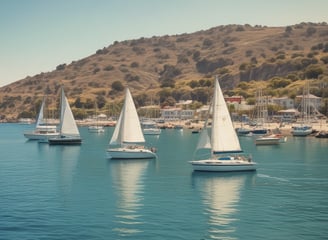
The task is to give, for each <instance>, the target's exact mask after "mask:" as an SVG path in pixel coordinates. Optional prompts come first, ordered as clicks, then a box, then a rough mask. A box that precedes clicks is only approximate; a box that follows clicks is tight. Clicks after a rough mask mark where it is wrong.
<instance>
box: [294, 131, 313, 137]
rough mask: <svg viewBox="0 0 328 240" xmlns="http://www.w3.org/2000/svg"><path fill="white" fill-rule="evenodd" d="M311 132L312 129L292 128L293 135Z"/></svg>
mask: <svg viewBox="0 0 328 240" xmlns="http://www.w3.org/2000/svg"><path fill="white" fill-rule="evenodd" d="M311 133H312V129H306V130H305V129H304V130H302V129H300V130H293V131H292V134H293V136H307V135H310V134H311Z"/></svg>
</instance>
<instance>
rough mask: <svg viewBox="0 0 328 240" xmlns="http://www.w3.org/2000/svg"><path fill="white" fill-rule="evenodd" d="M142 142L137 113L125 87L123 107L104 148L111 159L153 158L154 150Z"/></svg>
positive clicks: (143, 140) (142, 136) (143, 139)
mask: <svg viewBox="0 0 328 240" xmlns="http://www.w3.org/2000/svg"><path fill="white" fill-rule="evenodd" d="M144 143H145V138H144V135H143V133H142V129H141V125H140V121H139V117H138V113H137V110H136V107H135V105H134V102H133V99H132V96H131V93H130V90H129V88H126V91H125V99H124V104H123V108H122V111H121V114H120V117H119V119H118V121H117V123H116V125H115V129H114V133H113V135H112V138H111V140H110V142H109V148H108V149H107V150H106V151H107V156H108V158H113V159H115V158H116V159H145V158H155V157H156V154H155V153H154V150H153V149H147V148H145V146H144V145H143V144H144Z"/></svg>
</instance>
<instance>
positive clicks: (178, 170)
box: [0, 124, 328, 240]
mask: <svg viewBox="0 0 328 240" xmlns="http://www.w3.org/2000/svg"><path fill="white" fill-rule="evenodd" d="M32 127H33V126H28V125H19V124H0V152H1V156H0V239H79V240H84V239H155V240H156V239H243V240H244V239H288V240H291V239H328V228H327V221H328V148H327V147H328V139H316V138H313V137H306V138H293V137H289V139H288V141H287V143H285V144H281V145H279V146H255V145H254V143H253V139H252V138H247V137H245V138H240V140H241V145H242V147H243V149H244V150H245V151H246V152H248V153H251V154H252V156H253V159H254V160H255V161H256V162H257V163H258V169H257V171H256V172H249V173H246V172H245V173H198V172H193V171H192V169H191V166H190V165H189V163H188V161H189V160H191V159H192V158H193V154H194V149H195V147H196V144H197V139H198V137H199V135H198V134H192V133H191V131H190V130H186V129H185V130H183V131H181V130H173V129H167V130H163V131H162V134H161V135H160V136H159V137H155V136H146V138H147V141H148V143H149V144H150V145H152V146H156V147H157V149H158V152H157V153H158V158H157V159H153V160H130V161H126V160H125V161H124V160H108V159H106V155H105V149H106V147H107V144H108V142H109V139H110V137H111V134H112V132H113V128H106V131H105V133H103V134H96V133H89V132H88V130H87V128H84V127H81V128H80V131H81V134H82V138H83V144H82V145H81V146H49V145H47V144H40V143H37V142H33V141H26V139H25V138H24V136H23V131H24V130H27V129H30V128H32Z"/></svg>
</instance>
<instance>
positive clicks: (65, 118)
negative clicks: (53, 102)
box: [48, 88, 82, 145]
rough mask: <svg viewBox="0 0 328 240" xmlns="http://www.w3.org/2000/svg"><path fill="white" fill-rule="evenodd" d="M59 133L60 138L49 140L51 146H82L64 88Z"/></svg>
mask: <svg viewBox="0 0 328 240" xmlns="http://www.w3.org/2000/svg"><path fill="white" fill-rule="evenodd" d="M59 132H60V134H59V136H57V137H54V138H49V139H48V143H49V144H50V145H80V144H81V143H82V139H81V136H80V132H79V129H78V127H77V125H76V122H75V119H74V116H73V113H72V110H71V107H70V106H69V102H68V100H67V98H66V96H65V92H64V89H63V88H62V90H61V108H60V126H59Z"/></svg>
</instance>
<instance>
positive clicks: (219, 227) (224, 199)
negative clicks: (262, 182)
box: [192, 172, 254, 239]
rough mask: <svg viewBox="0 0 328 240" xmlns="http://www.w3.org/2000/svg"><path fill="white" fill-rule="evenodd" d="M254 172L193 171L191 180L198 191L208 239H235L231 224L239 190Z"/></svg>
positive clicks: (235, 210) (236, 210) (236, 207)
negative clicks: (205, 218) (205, 219)
mask: <svg viewBox="0 0 328 240" xmlns="http://www.w3.org/2000/svg"><path fill="white" fill-rule="evenodd" d="M252 176H254V173H208V172H193V174H192V178H193V179H192V180H193V183H194V186H195V187H196V189H197V190H198V191H199V192H200V194H201V198H202V202H203V205H204V215H206V216H207V219H208V226H209V229H208V236H207V237H209V238H210V239H235V238H234V237H233V233H234V232H235V231H236V229H235V227H234V226H235V225H234V224H233V223H234V222H235V221H238V219H235V217H234V216H236V215H237V214H236V213H237V212H238V206H239V201H240V191H241V189H242V188H243V186H244V184H245V181H246V179H247V178H250V177H252Z"/></svg>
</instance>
